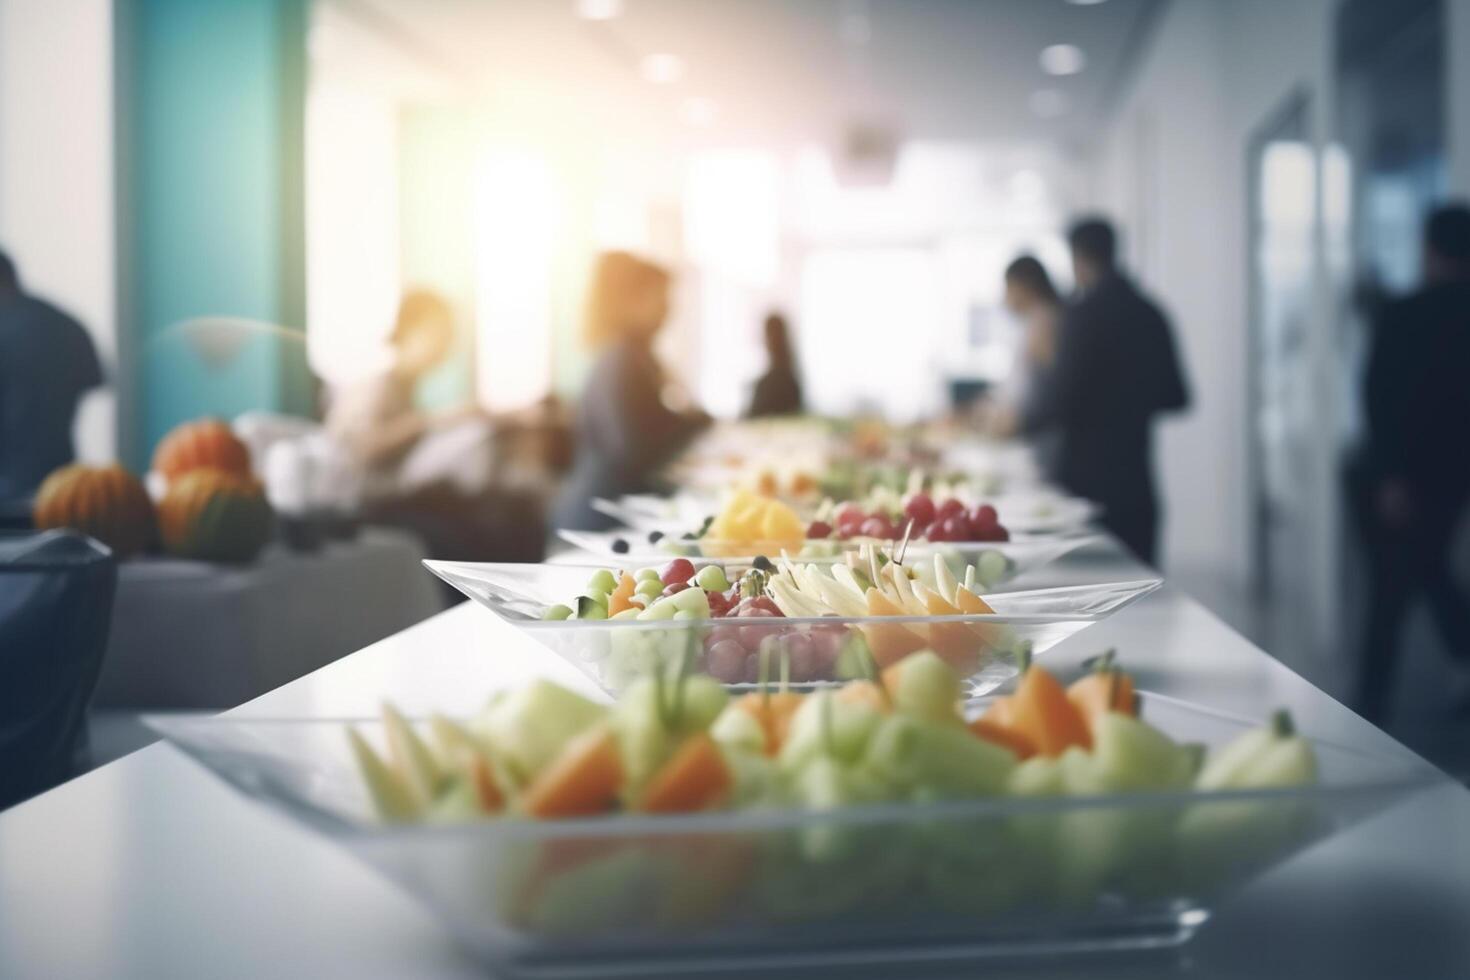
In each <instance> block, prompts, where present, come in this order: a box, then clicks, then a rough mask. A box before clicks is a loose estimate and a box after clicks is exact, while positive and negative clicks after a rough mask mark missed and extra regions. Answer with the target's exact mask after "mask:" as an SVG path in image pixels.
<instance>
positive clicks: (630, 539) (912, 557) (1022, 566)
mask: <svg viewBox="0 0 1470 980" xmlns="http://www.w3.org/2000/svg"><path fill="white" fill-rule="evenodd" d="M556 533H557V536H558V537H560V538H561V539H562V540H563V541H565V542H566V543H567V544H569V545H571V546H572V547H574V548H577V549H579V550H581V551H585V552H587V553H589V554H592V555H598V556H601V557H605V558H608V559H610V560H612V561H615V562H631V563H633V564H635V565H662V564H664V563H665V562H667V561H669V560H670V559H672V558H676V557H686V558H705V557H709V558H720V559H722V560H726V561H737V562H747V563H748V562H751V561H754V560H755V558H756V556H758V555H765V556H766V557H768V558H773V559H774V558H777V557H779V556H780V555H781V552H782V548H783V543H782V542H776V541H767V542H760V541H756V542H741V543H740V544H738V545H737V544H733V543H731V542H724V541H711V540H708V539H701V540H695V541H687V540H684V539H682V538H679V537H669V536H668V535H667V534H663V533H662V532H659V531H656V530H652V529H650V530H640V529H637V528H616V529H614V530H611V531H576V530H572V529H571V528H562V529H561V530H559V531H557V532H556ZM650 535H657V537H656V539H655V538H653V537H650ZM873 540H874V539H872V538H850V539H848V540H846V541H839V540H837V539H835V538H829V539H824V540H820V541H808V542H807V543H806V545H805V546H804V547H803V548H802V549H801V551H800V553H798V554H794V555H792V556H791V557H792V558H793V559H795V560H797V561H800V562H803V563H807V562H814V563H817V564H828V563H831V562H834V561H841V560H843V556H844V555H846V554H847V553H849V552H853V553H855V552H857V551H858V550H859V549H860V548H861V547H862V544H863V542H865V541H868V542H871V541H873ZM1101 540H1102V538H1101V537H1100V536H1098V535H1095V534H1093V535H1068V536H1062V535H1036V536H1028V537H1019V538H1016V539H1014V540H1011V541H945V542H937V541H934V542H931V541H910V542H909V543H908V547H907V548H906V549H905V551H904V560H905V561H909V562H913V561H925V562H927V561H930V560H932V558H933V556H934V555H943V556H944V560H945V562H946V563H948V565H949V567H950V569H951V570H952V571H953V572H954V573H955V576H956V577H958V578H963V577H964V574H965V567H966V566H968V565H974V566H976V569H977V571H979V572H980V575H981V583H980V584H981V586H982V587H983V588H987V589H988V588H990V587H991V586H994V585H1000V584H1001V583H1004V582H1009V581H1011V580H1012V579H1014V578H1016V577H1017V576H1019V575H1024V574H1026V573H1027V572H1031V571H1035V570H1036V569H1038V568H1041V567H1043V566H1045V565H1049V564H1051V563H1052V562H1054V561H1056V560H1057V559H1059V558H1061V557H1063V556H1064V555H1066V554H1067V553H1068V552H1071V551H1075V550H1076V549H1078V548H1081V547H1084V546H1086V545H1091V544H1096V543H1097V542H1099V541H1101ZM619 542H621V543H622V545H624V546H626V547H625V548H624V550H621V551H620V550H618V549H619ZM880 544H882V545H883V546H884V547H887V548H889V549H890V550H892V549H893V548H895V547H896V546H897V544H898V542H880ZM992 555H993V556H994V557H987V556H992Z"/></svg>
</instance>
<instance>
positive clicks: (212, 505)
mask: <svg viewBox="0 0 1470 980" xmlns="http://www.w3.org/2000/svg"><path fill="white" fill-rule="evenodd" d="M273 524H274V515H273V514H272V512H271V506H270V504H269V503H267V502H266V499H265V492H264V490H262V489H261V486H260V483H259V481H257V480H256V479H254V478H253V477H249V476H239V475H238V474H235V473H229V472H226V471H224V470H215V469H199V470H193V471H191V472H188V473H185V474H184V475H183V476H181V477H179V478H178V479H177V480H175V481H173V483H171V484H170V485H169V488H168V492H167V493H165V494H164V495H163V500H162V501H160V502H159V504H158V533H159V537H161V538H162V539H163V546H164V547H165V548H167V549H168V550H169V551H170V552H171V553H173V554H175V555H179V556H180V557H183V558H199V559H203V560H205V561H228V562H245V561H250V560H251V559H253V558H254V557H255V556H256V555H258V554H259V553H260V549H261V548H263V547H264V546H265V544H266V542H267V541H269V540H270V537H271V530H272V526H273Z"/></svg>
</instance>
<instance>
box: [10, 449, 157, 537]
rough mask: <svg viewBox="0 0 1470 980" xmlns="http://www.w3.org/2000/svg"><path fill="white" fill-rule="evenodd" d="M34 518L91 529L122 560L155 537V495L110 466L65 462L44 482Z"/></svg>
mask: <svg viewBox="0 0 1470 980" xmlns="http://www.w3.org/2000/svg"><path fill="white" fill-rule="evenodd" d="M31 519H32V520H33V521H34V522H35V525H36V527H38V528H42V529H45V528H53V527H69V528H75V529H76V530H78V531H81V532H82V533H83V534H87V535H91V536H92V537H94V538H96V539H97V540H98V541H101V542H102V543H103V544H105V545H107V546H108V547H109V548H111V549H112V552H113V554H114V555H116V556H117V558H118V559H119V560H121V559H123V558H127V557H129V556H131V555H136V554H137V553H138V552H140V551H142V550H144V549H145V548H147V547H148V545H149V544H150V543H151V542H152V541H153V501H152V500H150V499H149V498H148V491H146V490H144V489H143V484H142V483H141V482H139V480H138V478H137V477H135V476H133V474H131V473H129V472H128V471H127V470H125V469H123V468H122V467H121V466H118V465H117V464H116V463H114V464H112V465H111V466H84V465H82V464H80V463H73V464H72V465H70V466H63V467H61V468H60V469H59V470H56V471H55V472H54V473H52V474H51V475H50V476H48V477H46V480H45V482H43V483H42V484H41V489H40V490H39V491H37V493H36V503H35V507H34V509H33V511H32V513H31Z"/></svg>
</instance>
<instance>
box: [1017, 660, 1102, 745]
mask: <svg viewBox="0 0 1470 980" xmlns="http://www.w3.org/2000/svg"><path fill="white" fill-rule="evenodd" d="M1012 711H1013V712H1014V715H1015V719H1014V724H1013V725H1012V727H1013V728H1015V729H1016V731H1018V732H1020V733H1021V734H1023V735H1025V736H1026V737H1027V738H1028V739H1030V740H1031V742H1032V744H1034V745H1035V746H1036V751H1037V752H1038V753H1040V754H1041V755H1046V756H1056V755H1061V754H1062V752H1064V751H1065V750H1066V749H1067V748H1068V747H1070V746H1073V745H1076V746H1080V747H1081V748H1084V749H1090V748H1091V747H1092V735H1091V733H1089V732H1088V730H1087V723H1086V722H1084V721H1083V720H1082V715H1080V714H1079V713H1078V712H1077V709H1076V708H1075V707H1073V706H1072V702H1071V701H1069V700H1067V692H1066V691H1065V690H1064V689H1063V688H1062V685H1061V684H1060V683H1058V682H1057V679H1056V678H1055V677H1053V676H1052V675H1051V673H1050V672H1048V671H1047V670H1046V669H1045V668H1043V667H1038V666H1036V665H1034V664H1033V665H1032V666H1031V667H1030V668H1029V669H1028V670H1027V671H1026V673H1024V674H1022V675H1021V683H1020V684H1019V685H1018V686H1017V688H1016V693H1015V695H1014V696H1013V698H1012Z"/></svg>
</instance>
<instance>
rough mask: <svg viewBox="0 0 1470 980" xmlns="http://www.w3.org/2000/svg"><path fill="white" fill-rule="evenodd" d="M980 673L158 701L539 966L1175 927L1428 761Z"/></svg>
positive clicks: (1363, 812) (427, 895)
mask: <svg viewBox="0 0 1470 980" xmlns="http://www.w3.org/2000/svg"><path fill="white" fill-rule="evenodd" d="M685 666H686V667H687V664H686V665H685ZM963 696H964V691H963V689H962V686H961V684H960V683H959V681H958V679H957V678H956V676H955V675H954V673H953V671H952V670H951V669H950V666H949V665H948V663H947V662H946V661H945V660H943V658H941V657H939V656H938V655H937V654H935V653H933V652H928V651H926V652H922V653H919V654H916V655H914V656H911V657H907V658H905V659H903V660H901V661H898V662H896V663H894V664H892V665H890V666H889V667H887V668H886V669H884V670H882V671H879V672H876V673H872V674H870V675H869V676H868V677H866V678H859V679H854V680H852V681H849V682H847V683H846V684H844V685H842V686H840V687H831V688H823V689H820V690H817V691H813V692H808V693H803V692H800V691H796V690H794V689H792V688H791V687H790V686H789V685H785V684H782V683H780V682H779V681H776V682H768V683H767V684H765V685H762V686H761V687H759V688H758V689H755V690H751V691H748V692H744V693H740V692H731V691H730V690H728V689H727V688H726V687H724V686H723V685H721V684H719V683H717V682H715V681H714V680H713V679H712V678H709V677H705V676H700V675H698V674H694V673H691V672H689V671H688V670H687V669H685V670H679V671H669V672H661V673H658V674H654V675H651V676H646V677H643V678H641V679H639V680H638V681H637V682H636V683H634V684H631V685H630V686H629V687H628V688H627V689H626V690H625V691H624V692H623V693H622V694H621V696H620V697H618V698H617V699H616V700H615V701H613V702H611V703H607V702H603V701H598V700H593V699H589V698H586V697H584V696H582V695H581V694H578V693H576V692H574V691H572V690H569V689H567V688H564V687H561V686H559V685H557V684H555V683H552V682H550V681H546V680H537V681H534V682H531V683H529V684H527V685H525V686H523V687H520V688H518V689H512V690H507V691H502V692H500V693H497V694H496V695H495V696H493V697H492V698H491V699H490V700H489V702H488V703H487V704H486V705H485V707H484V708H483V709H481V710H480V711H478V712H477V713H475V714H473V715H472V716H470V717H465V718H458V719H451V718H448V717H444V716H441V715H436V716H432V717H429V718H427V719H423V720H417V721H410V720H409V719H407V718H405V717H404V716H403V715H402V714H401V713H399V712H398V711H397V710H395V709H394V708H392V707H391V706H385V707H384V708H383V711H382V716H381V718H380V719H376V720H360V721H340V720H313V721H272V720H254V719H248V718H238V719H237V718H230V717H228V716H224V717H206V716H197V717H191V716H177V715H175V716H167V717H163V718H158V719H150V724H152V725H153V726H154V727H155V728H156V729H158V730H159V731H160V732H162V733H163V734H164V735H165V736H166V737H168V738H169V739H170V740H172V741H173V742H174V743H175V744H176V745H178V746H179V747H180V748H182V749H183V750H184V751H185V752H186V753H188V754H190V755H191V756H193V757H194V758H195V759H196V760H198V761H199V762H201V763H202V764H203V765H205V766H207V767H208V768H209V769H211V770H212V771H213V772H215V773H216V774H217V775H219V776H220V777H222V778H223V779H225V780H226V781H228V782H229V783H231V784H232V785H233V786H235V787H236V788H237V789H238V790H240V791H242V792H244V793H246V794H248V795H250V796H253V797H256V798H259V799H261V800H263V801H264V802H266V803H268V804H270V805H272V806H274V807H276V808H278V809H280V810H282V811H284V812H285V813H287V814H288V815H290V816H291V817H293V818H294V819H297V820H299V821H301V822H303V823H305V824H307V825H309V826H311V827H313V828H314V829H316V830H317V831H319V832H321V833H323V834H324V835H326V836H327V837H329V838H330V839H332V840H335V841H337V842H339V843H340V844H342V845H343V846H345V847H347V848H348V849H349V850H350V851H352V852H353V853H355V854H356V855H357V856H358V857H360V858H361V859H362V860H364V861H366V862H367V863H369V864H370V865H372V866H374V867H376V868H378V869H379V870H380V871H382V872H383V873H385V874H386V875H387V876H389V877H390V878H392V879H394V880H396V881H398V882H399V883H400V884H402V885H403V886H404V887H405V888H407V889H408V890H409V891H410V892H412V893H413V894H415V895H417V896H418V897H420V898H421V899H422V900H424V901H425V902H426V903H427V904H428V905H429V906H430V907H432V908H433V909H435V910H436V911H437V912H438V914H439V915H441V916H442V917H443V919H444V920H445V922H446V923H447V924H448V925H449V926H450V928H452V929H453V930H454V931H455V933H456V934H457V936H458V937H459V938H460V939H461V941H463V942H464V943H465V944H466V945H467V946H468V947H470V948H471V949H473V950H476V951H478V952H479V953H481V954H482V955H484V956H485V957H486V958H487V959H488V960H489V961H490V962H491V963H492V964H493V965H494V966H496V967H497V968H505V969H511V970H525V971H532V972H533V971H537V970H549V971H554V970H556V969H557V968H567V967H575V966H577V965H579V964H580V965H582V966H584V967H585V966H586V965H588V964H590V963H596V964H597V965H598V968H599V969H607V968H609V967H614V966H615V967H617V968H618V969H620V970H623V971H624V972H628V973H638V972H640V971H651V970H652V969H655V968H659V967H662V968H667V967H668V966H669V964H670V963H682V964H684V965H685V968H687V967H688V966H689V965H690V964H691V963H695V962H705V961H706V958H707V959H708V962H710V963H714V962H718V963H720V964H721V965H723V966H726V967H728V966H731V965H732V964H739V963H740V962H741V960H742V958H743V957H752V958H757V959H758V960H759V962H762V963H765V964H767V965H770V964H772V963H773V962H774V963H779V962H783V960H782V957H783V956H789V957H791V958H792V959H793V961H795V960H797V959H800V960H802V961H808V962H809V961H811V960H812V959H814V958H815V959H820V958H821V957H822V956H823V955H824V954H826V955H835V956H838V957H840V958H843V959H845V960H846V961H848V962H851V961H853V958H854V957H857V958H860V959H863V960H868V959H870V958H871V957H881V956H883V955H896V954H897V951H899V950H901V949H903V948H907V949H910V950H912V949H913V948H915V947H918V948H921V949H925V950H929V951H933V952H934V953H936V954H937V955H949V956H977V955H987V954H989V955H994V954H1000V955H1014V954H1016V953H1021V952H1052V951H1062V950H1072V951H1075V950H1078V949H1085V948H1114V949H1116V948H1126V947H1129V946H1137V947H1157V946H1160V945H1167V944H1171V943H1179V942H1182V941H1184V940H1186V939H1188V938H1189V936H1190V935H1191V933H1192V932H1193V931H1194V930H1195V929H1196V928H1197V927H1198V925H1199V924H1200V923H1202V922H1203V921H1205V920H1206V919H1207V918H1208V915H1209V913H1210V910H1211V908H1212V907H1213V906H1214V904H1215V903H1216V902H1217V901H1218V900H1219V898H1220V897H1221V896H1222V895H1224V894H1226V893H1228V891H1229V890H1230V889H1231V888H1233V887H1234V886H1237V885H1239V884H1240V883H1241V882H1242V881H1244V880H1245V879H1247V878H1249V877H1250V876H1252V875H1253V874H1255V873H1257V872H1259V871H1260V870H1262V869H1263V868H1266V867H1269V866H1272V865H1274V864H1277V863H1279V862H1281V861H1282V860H1284V859H1285V858H1287V857H1288V856H1290V855H1291V854H1292V853H1295V852H1296V851H1298V850H1300V849H1302V848H1303V847H1305V846H1307V845H1308V844H1310V843H1312V842H1314V841H1317V840H1320V839H1321V838H1323V837H1325V836H1326V835H1328V834H1330V833H1332V832H1334V831H1335V830H1338V829H1340V828H1342V827H1345V826H1348V825H1350V824H1352V823H1354V822H1356V821H1358V820H1361V819H1363V818H1365V817H1366V816H1369V815H1371V814H1372V813H1375V812H1377V811H1378V810H1380V809H1382V808H1383V807H1385V806H1387V805H1388V804H1390V803H1392V802H1394V801H1395V800H1397V799H1400V798H1402V797H1404V796H1406V795H1407V794H1409V793H1410V792H1412V791H1414V790H1416V789H1418V788H1420V787H1422V786H1425V785H1428V784H1429V783H1430V782H1431V781H1432V780H1433V778H1434V771H1433V770H1432V769H1430V768H1429V767H1428V766H1423V765H1415V764H1412V763H1407V762H1405V761H1403V760H1402V759H1401V758H1393V759H1388V758H1379V757H1375V756H1371V755H1366V754H1362V753H1357V752H1352V751H1349V750H1346V749H1342V748H1339V747H1337V746H1334V745H1332V744H1331V743H1326V742H1321V741H1317V740H1313V739H1309V738H1307V737H1305V736H1304V735H1302V734H1301V733H1299V732H1297V731H1295V730H1294V728H1293V725H1292V723H1291V719H1290V716H1289V715H1288V714H1286V713H1285V712H1278V713H1277V714H1276V715H1275V716H1273V717H1272V718H1271V719H1270V720H1269V721H1266V722H1264V723H1262V722H1253V721H1249V720H1245V719H1239V718H1234V717H1230V716H1226V715H1221V714H1218V713H1215V712H1211V711H1209V710H1206V709H1203V708H1199V707H1196V706H1192V705H1189V704H1186V703H1183V702H1179V701H1175V700H1173V699H1169V698H1164V697H1159V696H1154V695H1149V694H1146V693H1138V692H1136V691H1135V690H1134V684H1133V681H1132V679H1131V678H1130V677H1129V676H1128V675H1127V674H1126V673H1124V672H1123V671H1122V670H1121V669H1120V668H1119V667H1118V665H1117V664H1116V663H1115V662H1113V661H1111V660H1109V659H1107V658H1102V659H1101V660H1100V661H1099V663H1098V665H1097V666H1096V667H1095V668H1094V669H1093V670H1091V671H1089V672H1087V673H1085V674H1083V675H1081V676H1077V677H1074V678H1070V679H1069V682H1066V681H1064V679H1062V678H1059V677H1057V676H1054V675H1053V674H1051V673H1050V672H1048V671H1047V670H1046V669H1045V668H1043V667H1041V666H1040V665H1037V664H1034V663H1033V664H1030V665H1029V666H1028V667H1027V669H1026V670H1025V672H1024V673H1023V674H1022V675H1021V676H1020V677H1019V678H1018V679H1017V683H1016V684H1015V687H1014V689H1013V690H1012V691H1011V692H1010V693H1008V694H1007V695H1006V696H1005V697H1003V698H996V699H993V700H992V701H990V702H989V703H988V704H979V705H966V704H965V703H964V697H963ZM754 961H755V959H753V960H752V962H754Z"/></svg>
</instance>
